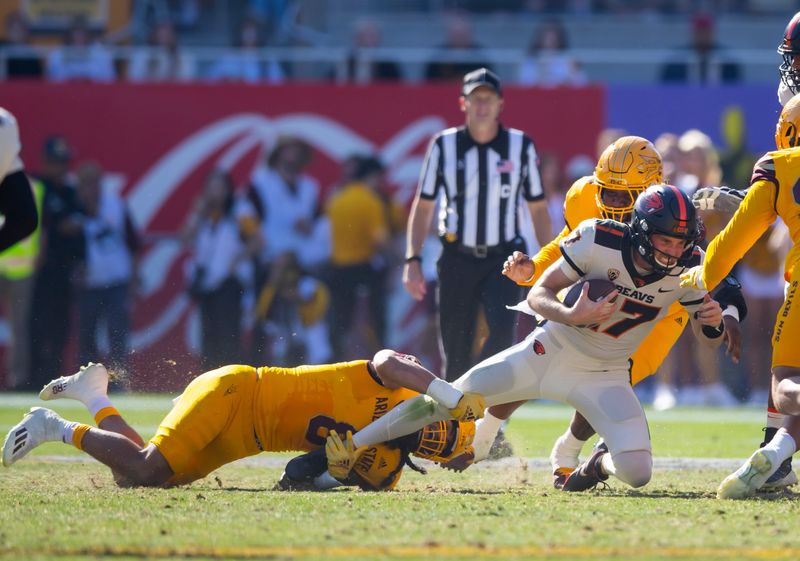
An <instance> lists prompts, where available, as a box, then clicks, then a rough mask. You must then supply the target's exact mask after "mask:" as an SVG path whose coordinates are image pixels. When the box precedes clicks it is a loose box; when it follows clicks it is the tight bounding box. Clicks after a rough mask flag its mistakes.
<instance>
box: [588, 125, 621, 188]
mask: <svg viewBox="0 0 800 561" xmlns="http://www.w3.org/2000/svg"><path fill="white" fill-rule="evenodd" d="M627 135H628V133H627V132H626V131H624V130H623V129H614V128H607V129H603V130H601V131H600V134H598V135H597V144H596V146H597V156H596V157H595V159H594V161H595V162H596V161H597V160H598V159H599V158H600V156H601V155H602V154H603V152H605V150H606V148H608V147H609V146H611V144H612V143H613V142H614V141H615V140H617V139H618V138H622V137H623V136H627ZM592 173H594V162H593V163H592ZM589 175H592V174H591V173H590V174H589ZM581 177H582V176H581Z"/></svg>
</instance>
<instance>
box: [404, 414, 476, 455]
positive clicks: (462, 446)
mask: <svg viewBox="0 0 800 561" xmlns="http://www.w3.org/2000/svg"><path fill="white" fill-rule="evenodd" d="M419 435H420V436H419V444H418V445H417V449H416V450H415V451H413V452H412V453H413V454H414V455H415V456H417V457H419V458H425V459H426V460H430V461H432V462H439V463H443V462H447V461H449V460H451V459H452V458H454V457H456V456H458V455H459V454H462V453H463V452H465V451H466V450H467V449H468V448H469V447H470V446H471V444H472V439H473V438H474V436H475V423H474V422H464V423H460V422H458V421H437V422H435V423H431V424H429V425H425V427H423V428H422V429H421V430H420V431H419Z"/></svg>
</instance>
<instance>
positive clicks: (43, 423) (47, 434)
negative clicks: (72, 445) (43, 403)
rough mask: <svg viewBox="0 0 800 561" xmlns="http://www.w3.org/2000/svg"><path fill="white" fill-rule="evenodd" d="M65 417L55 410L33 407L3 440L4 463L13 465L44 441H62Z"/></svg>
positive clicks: (7, 465)
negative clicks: (62, 417)
mask: <svg viewBox="0 0 800 561" xmlns="http://www.w3.org/2000/svg"><path fill="white" fill-rule="evenodd" d="M63 423H64V421H63V419H61V417H59V416H58V414H57V413H56V412H55V411H51V410H50V409H45V408H44V407H33V408H31V410H30V412H28V413H26V414H25V416H24V417H23V418H22V421H20V422H19V423H18V424H17V425H15V426H14V427H13V428H12V429H11V430H10V431H8V434H7V435H6V439H5V441H4V442H3V465H4V466H6V467H9V466H11V465H12V464H14V463H15V462H17V461H18V460H21V459H22V458H24V457H25V456H26V455H27V454H28V452H30V451H31V450H33V449H34V448H36V447H37V446H39V445H40V444H42V443H44V442H55V441H57V442H60V441H61V432H62V431H61V427H62V426H63Z"/></svg>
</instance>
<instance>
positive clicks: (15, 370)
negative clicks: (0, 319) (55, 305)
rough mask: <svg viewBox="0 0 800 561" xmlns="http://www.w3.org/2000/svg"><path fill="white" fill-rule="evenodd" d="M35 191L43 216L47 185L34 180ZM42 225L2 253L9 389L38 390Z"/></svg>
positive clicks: (0, 272)
mask: <svg viewBox="0 0 800 561" xmlns="http://www.w3.org/2000/svg"><path fill="white" fill-rule="evenodd" d="M30 183H31V189H32V190H33V196H34V199H35V201H36V208H37V210H38V211H39V216H41V214H42V205H43V203H44V185H43V184H42V182H41V181H38V180H36V179H33V178H31V179H30ZM41 229H42V225H41V221H40V222H39V225H38V227H37V228H36V231H34V233H33V234H31V235H30V236H28V237H27V238H25V239H24V240H22V241H20V242H17V243H16V244H14V245H13V246H11V247H10V248H8V249H7V250H5V251H4V252H2V253H0V299H2V303H3V310H4V311H5V316H6V320H7V322H8V324H9V328H10V335H11V338H10V340H9V341H8V345H7V346H6V387H7V388H9V389H12V390H18V391H23V390H25V391H27V390H31V389H35V387H34V386H33V385H32V384H30V348H29V339H30V315H31V299H32V296H33V283H34V278H35V275H34V271H35V266H36V260H37V259H38V257H39V250H40V234H41Z"/></svg>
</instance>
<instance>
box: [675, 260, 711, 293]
mask: <svg viewBox="0 0 800 561" xmlns="http://www.w3.org/2000/svg"><path fill="white" fill-rule="evenodd" d="M686 287H689V288H696V289H698V290H705V289H706V286H705V283H703V267H702V266H701V265H698V266H697V267H692V268H691V269H687V270H686V272H685V273H683V274H682V275H681V288H686Z"/></svg>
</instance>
